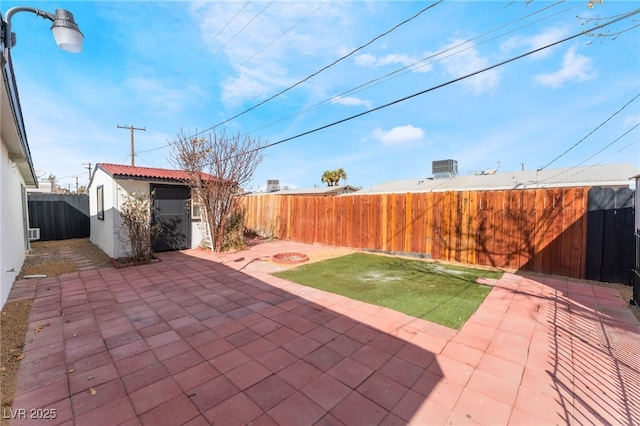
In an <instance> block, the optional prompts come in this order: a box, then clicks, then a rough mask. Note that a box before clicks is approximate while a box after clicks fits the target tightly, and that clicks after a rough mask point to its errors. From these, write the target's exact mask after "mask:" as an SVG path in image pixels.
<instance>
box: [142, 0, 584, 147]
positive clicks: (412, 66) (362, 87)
mask: <svg viewBox="0 0 640 426" xmlns="http://www.w3.org/2000/svg"><path fill="white" fill-rule="evenodd" d="M563 2H564V0H560V1H558V2H556V3H554V4H551V5H549V6H546V7H544V8H542V9H540V10H537V11H534V12H532V13H529V14H528V15H525V16H523V17H520V18H518V19H514V20H512V21H510V22H508V23H506V24H503V25H500V26H498V27H496V28H494V29H491V30H489V31H486V32H484V33H482V34H479V35H477V36H475V37H472V38H469V39H467V40H465V41H463V42H460V43H458V44H456V45H454V46H451V47H448V48H447V49H444V50H442V51H440V52H437V53H434V54H432V55H429V56H427V57H425V58H423V59H421V60H419V61H416V62H414V63H412V64H409V65H406V66H403V67H401V68H399V69H396V70H394V71H391V72H390V73H387V74H385V75H383V76H380V77H377V78H375V79H372V80H369V81H368V82H366V83H362V84H360V85H358V86H356V87H354V88H351V89H349V90H346V91H344V92H342V93H339V94H337V95H334V96H332V97H331V98H329V99H325V100H324V101H321V102H318V103H316V104H315V105H311V106H309V107H307V108H304V109H302V110H300V111H298V112H295V113H293V114H289V115H287V116H284V117H282V118H279V119H277V120H276V121H273V122H271V123H268V124H265V125H262V126H260V127H257V128H255V129H253V130H249V131H247V132H244V133H243V134H245V135H246V134H250V133H253V132H255V131H258V130H261V129H265V128H269V127H271V126H273V125H275V124H278V123H281V122H283V121H286V120H288V119H291V118H293V117H297V116H299V115H302V114H304V113H307V112H309V111H312V110H314V109H317V108H319V107H320V106H323V105H326V104H329V103H331V102H332V101H333V100H334V99H335V98H336V97H341V96H345V95H349V94H353V93H358V92H361V91H363V90H365V89H370V88H372V87H374V86H377V85H379V84H382V83H383V82H385V81H388V80H390V79H392V78H397V77H400V76H402V75H405V74H407V73H409V72H412V71H414V70H416V69H419V68H422V67H424V66H427V65H430V64H432V63H434V62H437V61H440V60H443V59H446V58H449V57H451V56H454V55H457V54H460V53H462V52H464V51H466V50H468V49H471V48H473V47H475V46H477V45H481V44H485V43H488V42H490V41H492V40H495V39H498V38H500V37H504V36H505V35H507V34H510V33H513V32H515V31H518V30H521V29H523V28H526V27H528V26H531V25H534V24H536V23H539V22H541V21H544V20H546V19H549V18H550V17H553V16H556V15H559V14H561V13H564V12H566V11H568V10H570V9H573V8H576V7H578V6H577V5H572V6H570V7H568V8H565V9H563V10H561V11H559V12H557V13H554V14H551V15H549V16H545V17H544V18H541V19H538V20H536V21H534V22H531V23H529V24H526V25H523V26H520V27H518V28H515V29H513V30H511V31H508V32H505V33H502V34H500V35H497V36H495V37H492V38H490V39H488V40H485V41H483V42H482V43H479V44H477V45H474V46H471V47H468V48H465V49H462V50H459V51H456V52H454V53H451V54H450V55H447V56H443V57H441V58H439V59H437V60H433V61H431V62H429V63H427V64H424V65H422V66H421V67H416V65H417V64H419V63H421V62H425V61H427V60H429V59H432V58H435V57H438V56H441V55H443V54H444V53H447V52H450V51H452V50H454V49H456V48H458V47H460V46H464V45H465V44H469V43H471V42H472V41H474V40H477V39H480V38H482V37H484V36H486V35H489V34H491V33H494V32H496V31H498V30H500V29H502V28H506V27H508V26H510V25H512V24H514V23H517V22H520V21H522V20H524V19H527V18H529V17H532V16H534V15H537V14H540V13H542V12H544V11H546V10H549V9H551V8H553V7H555V6H558V5H559V4H561V3H563ZM433 6H435V5H433ZM316 10H317V9H316ZM423 11H424V10H423ZM423 11H421V12H420V13H422V12H423ZM314 12H315V10H314ZM312 13H313V12H312ZM305 19H306V18H305ZM296 25H297V24H296ZM402 71H404V72H402ZM396 74H397V75H396ZM374 83H375V84H374ZM292 87H293V86H292ZM265 102H266V101H265ZM246 112H248V110H247V111H244V112H242V113H240V114H238V115H236V116H235V117H238V116H240V115H242V114H244V113H246ZM235 117H232V118H230V119H228V120H227V121H229V120H232V119H233V118H235ZM227 121H225V122H223V123H226V122H227ZM223 123H220V124H223ZM220 124H218V125H216V126H214V127H211V128H209V129H205V130H203V131H200V132H198V131H196V133H195V134H194V135H193V136H194V137H195V136H197V135H199V134H201V133H204V132H206V131H208V130H211V129H213V128H215V127H217V126H219V125H220ZM172 144H173V142H169V143H167V144H166V145H162V146H159V147H155V148H150V149H147V150H144V151H138V153H143V152H151V151H157V150H160V149H164V148H167V147H169V146H171V145H172Z"/></svg>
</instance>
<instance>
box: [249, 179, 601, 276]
mask: <svg viewBox="0 0 640 426" xmlns="http://www.w3.org/2000/svg"><path fill="white" fill-rule="evenodd" d="M588 190H589V188H553V189H537V190H510V191H463V192H431V193H407V194H377V195H350V196H340V197H314V196H282V195H259V196H250V197H245V199H244V203H245V207H246V218H247V221H246V226H247V228H249V229H253V230H255V231H257V232H258V233H259V234H261V235H268V236H273V237H277V238H280V239H284V240H293V241H298V242H303V243H314V242H318V243H323V244H329V245H336V246H344V247H352V248H358V249H373V250H382V251H389V252H406V253H418V254H424V255H428V256H430V257H432V258H433V259H441V260H447V261H457V262H462V263H467V264H472V265H487V266H496V267H501V268H509V269H522V270H528V271H534V272H541V273H546V274H558V275H564V276H569V277H575V278H584V270H585V259H586V235H587V234H586V231H587V220H586V217H587V216H586V214H587V201H588V200H587V193H588Z"/></svg>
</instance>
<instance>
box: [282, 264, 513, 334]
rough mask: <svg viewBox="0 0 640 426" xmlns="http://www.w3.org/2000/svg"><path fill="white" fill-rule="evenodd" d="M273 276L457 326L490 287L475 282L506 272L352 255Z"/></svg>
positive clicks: (470, 312)
mask: <svg viewBox="0 0 640 426" xmlns="http://www.w3.org/2000/svg"><path fill="white" fill-rule="evenodd" d="M274 275H275V276H277V277H280V278H283V279H286V280H289V281H293V282H296V283H298V284H302V285H305V286H308V287H313V288H317V289H321V290H325V291H328V292H331V293H336V294H340V295H343V296H346V297H349V298H351V299H356V300H360V301H362V302H367V303H371V304H374V305H378V306H384V307H387V308H391V309H394V310H397V311H400V312H404V313H406V314H408V315H411V316H414V317H416V318H423V319H425V320H427V321H431V322H435V323H437V324H441V325H444V326H446V327H450V328H454V329H458V328H460V327H461V326H462V324H464V323H465V321H466V320H467V319H469V317H470V316H471V315H472V314H473V313H474V312H475V311H476V309H478V306H480V304H481V303H482V301H483V300H484V298H485V297H486V296H487V294H489V291H490V290H491V287H489V286H485V285H480V284H477V283H476V280H477V279H478V278H479V277H485V278H500V277H501V276H502V273H501V272H494V271H487V270H480V269H471V268H463V267H457V266H450V265H443V264H440V263H434V262H424V261H420V260H409V259H404V258H396V257H388V256H379V255H374V254H365V253H353V254H350V255H347V256H342V257H337V258H334V259H329V260H325V261H322V262H317V263H310V264H307V265H301V266H298V267H297V268H295V269H291V270H287V271H282V272H277V273H275V274H274Z"/></svg>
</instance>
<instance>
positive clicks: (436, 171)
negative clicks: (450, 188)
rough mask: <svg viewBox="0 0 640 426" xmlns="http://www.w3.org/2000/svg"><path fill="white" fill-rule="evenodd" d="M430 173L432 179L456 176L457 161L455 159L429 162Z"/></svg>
mask: <svg viewBox="0 0 640 426" xmlns="http://www.w3.org/2000/svg"><path fill="white" fill-rule="evenodd" d="M431 173H432V174H433V178H434V179H442V178H451V177H455V176H458V162H457V161H456V160H436V161H432V162H431Z"/></svg>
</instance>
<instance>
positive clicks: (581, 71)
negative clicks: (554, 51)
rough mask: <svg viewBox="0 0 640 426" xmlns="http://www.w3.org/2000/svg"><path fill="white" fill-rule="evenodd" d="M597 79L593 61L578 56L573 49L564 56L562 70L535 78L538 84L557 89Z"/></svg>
mask: <svg viewBox="0 0 640 426" xmlns="http://www.w3.org/2000/svg"><path fill="white" fill-rule="evenodd" d="M594 77H595V72H594V71H593V70H592V66H591V59H590V58H588V57H586V56H583V55H580V54H577V53H576V52H575V49H574V48H573V47H570V48H569V50H567V52H566V53H565V54H564V57H563V60H562V68H560V69H559V70H558V71H556V72H552V73H548V74H538V75H536V76H535V77H534V80H535V82H536V83H538V84H540V85H542V86H547V87H552V88H554V89H557V88H559V87H561V86H563V85H564V84H565V83H568V82H575V83H577V82H581V81H586V80H591V79H592V78H594Z"/></svg>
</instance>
